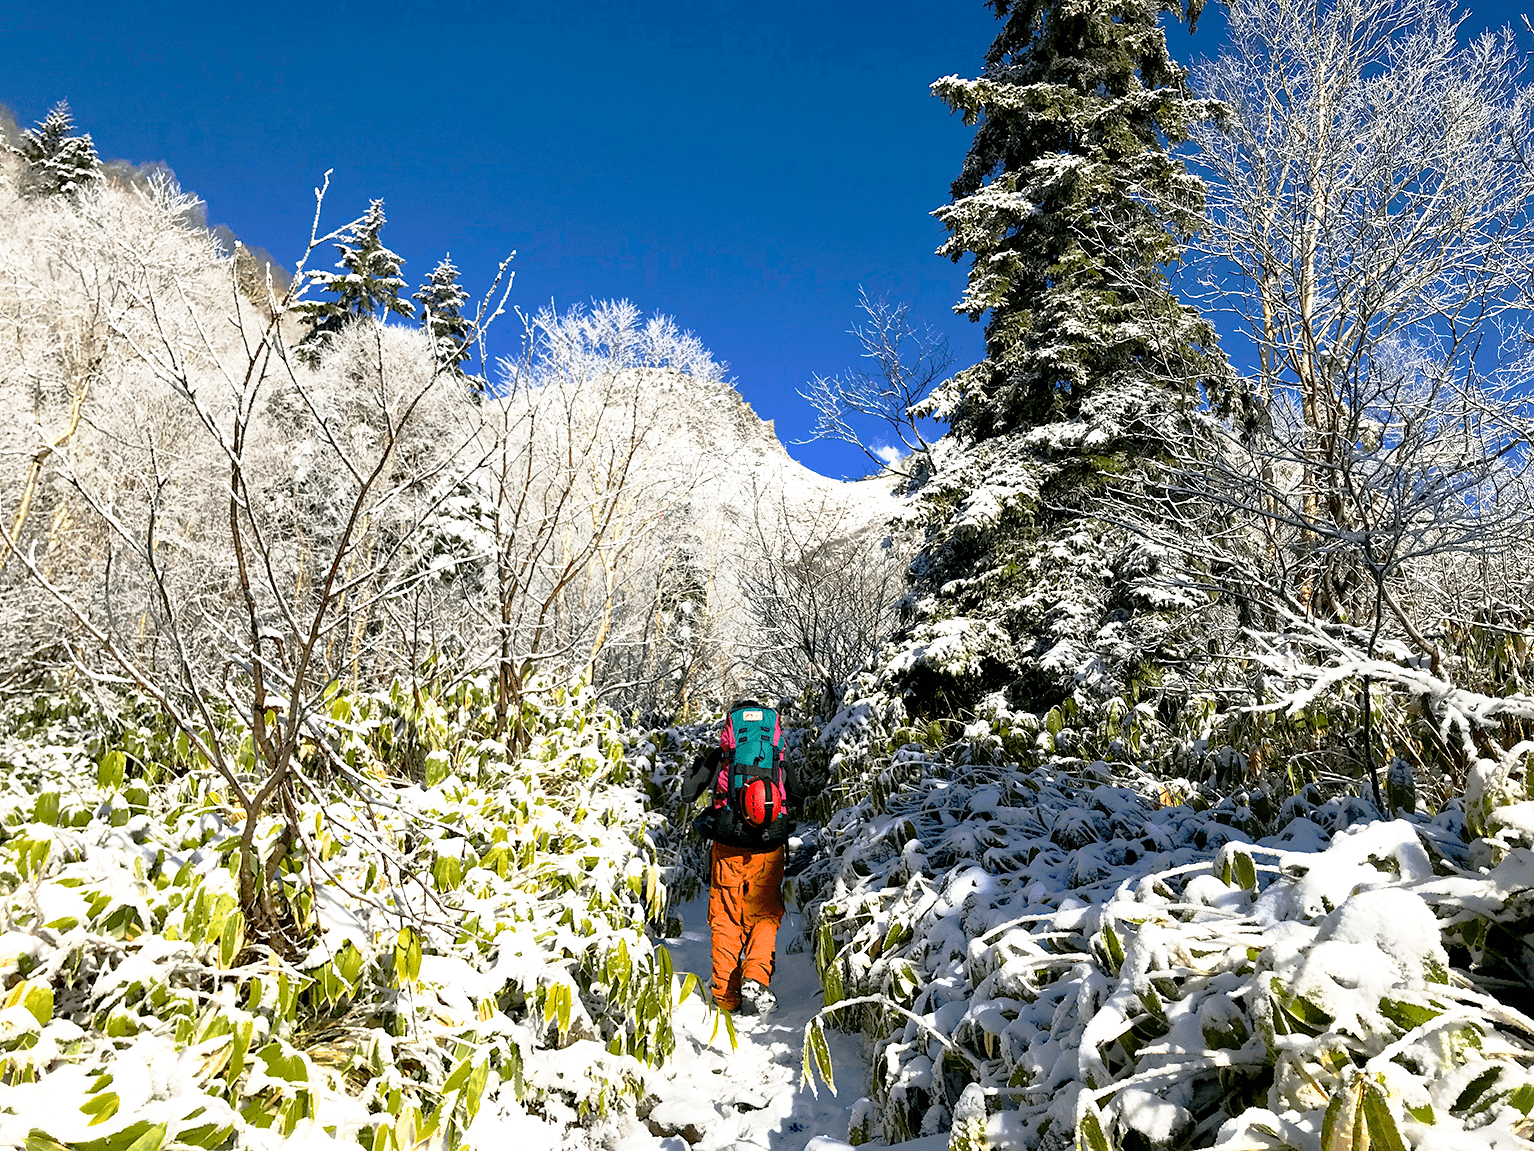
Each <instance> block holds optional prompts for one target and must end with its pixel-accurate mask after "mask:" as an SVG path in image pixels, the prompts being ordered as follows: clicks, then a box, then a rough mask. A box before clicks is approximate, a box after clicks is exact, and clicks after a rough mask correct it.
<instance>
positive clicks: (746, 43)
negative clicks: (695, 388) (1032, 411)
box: [0, 0, 1511, 475]
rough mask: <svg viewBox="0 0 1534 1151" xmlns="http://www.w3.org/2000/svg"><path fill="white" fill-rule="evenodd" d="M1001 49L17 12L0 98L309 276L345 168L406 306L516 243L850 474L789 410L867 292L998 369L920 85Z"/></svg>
mask: <svg viewBox="0 0 1534 1151" xmlns="http://www.w3.org/2000/svg"><path fill="white" fill-rule="evenodd" d="M1211 7H1212V6H1211ZM1211 15H1215V14H1214V13H1211ZM1510 15H1511V9H1509V12H1508V16H1510ZM1508 16H1503V17H1501V19H1506V18H1508ZM1491 18H1492V19H1497V17H1496V16H1495V15H1494V14H1493V15H1492V16H1491ZM1481 22H1482V23H1484V22H1485V21H1484V20H1483V21H1481ZM995 30H996V21H995V19H994V17H993V16H992V15H991V13H990V11H989V10H988V9H987V8H985V7H984V6H983V4H981V3H980V0H884V2H882V3H877V4H868V3H858V2H854V0H768V2H766V3H757V4H749V5H748V4H740V3H728V2H723V0H670V2H666V3H659V2H656V0H650V2H648V3H642V4H641V3H633V2H630V3H621V2H618V0H584V2H580V3H558V2H555V3H548V2H543V3H524V2H522V0H514V2H502V3H483V2H481V3H474V2H462V0H460V2H459V3H455V4H451V5H449V4H440V3H432V2H423V0H413V2H412V3H409V4H402V3H398V2H395V0H381V2H379V0H375V2H373V3H368V4H361V3H355V2H350V0H348V2H342V3H335V2H331V3H325V4H314V5H309V6H301V5H300V6H279V7H277V8H275V9H274V8H271V7H268V6H262V5H259V4H243V5H198V6H196V7H193V6H189V5H138V4H121V3H111V4H108V3H71V2H69V0H62V2H55V3H46V4H40V3H28V4H16V3H9V4H5V5H4V10H3V11H0V103H4V104H6V105H8V106H9V107H10V108H11V110H12V111H13V112H14V113H15V114H16V117H17V119H18V120H19V121H20V122H21V123H22V124H23V125H24V126H26V125H30V124H31V123H33V122H34V121H36V120H38V119H40V118H41V117H42V116H43V115H44V114H45V113H46V112H47V110H48V108H49V107H50V106H51V105H52V104H53V103H54V102H55V101H56V100H58V99H60V98H67V99H68V100H69V102H70V105H71V107H72V108H73V110H74V112H75V117H76V122H77V123H78V124H79V126H80V127H81V128H83V129H84V130H86V131H89V132H90V133H91V134H92V136H93V137H94V139H95V142H96V145H97V148H98V150H99V151H100V152H101V154H102V155H103V157H106V158H121V159H128V160H132V161H135V162H144V161H152V160H158V161H163V162H165V163H167V164H169V165H170V166H171V167H172V168H174V169H175V171H176V173H177V175H178V176H179V178H180V180H181V183H182V185H183V187H185V188H187V189H188V190H191V191H195V192H196V193H198V194H199V195H200V196H202V197H203V199H205V200H206V201H207V203H208V217H209V220H210V222H212V223H223V224H227V225H229V226H230V227H231V228H233V230H234V231H235V233H236V234H237V235H239V236H240V238H241V239H243V240H245V241H246V242H248V243H250V244H254V245H260V246H262V247H265V248H267V249H269V250H270V251H271V252H272V254H273V255H274V256H276V257H277V258H278V260H280V261H282V262H284V263H287V264H289V265H290V266H291V264H292V263H293V261H294V259H295V258H296V256H297V255H298V253H299V252H300V250H301V249H302V246H303V242H304V240H305V239H306V237H307V233H308V225H309V220H310V216H311V213H312V210H313V197H312V189H313V188H314V187H315V186H316V184H317V183H318V182H319V180H320V179H321V176H322V174H323V173H324V171H325V170H326V169H327V168H333V169H334V170H335V171H334V176H333V177H332V182H331V193H330V197H329V200H328V202H327V213H326V219H327V221H328V222H329V224H331V225H332V226H333V225H336V224H339V223H342V222H344V221H345V220H347V219H350V218H351V217H353V216H355V215H359V214H360V213H361V212H362V211H363V210H364V209H365V208H366V207H367V202H368V200H369V199H370V198H373V197H381V198H382V199H383V200H384V201H385V207H386V211H387V213H388V217H389V223H388V226H387V228H386V229H385V231H384V239H385V241H386V242H387V243H388V244H389V246H390V247H392V248H393V249H394V250H395V251H397V252H399V253H400V254H401V255H402V256H404V257H405V259H406V260H407V261H408V263H407V266H406V268H405V272H406V275H407V277H408V278H409V279H410V281H411V283H412V284H415V283H419V282H420V280H421V279H422V278H423V277H424V276H425V275H426V273H427V272H428V271H429V270H430V269H431V267H432V265H433V264H435V263H436V261H437V259H438V258H439V257H440V256H441V255H442V254H443V252H445V251H451V253H452V255H453V259H454V261H455V262H456V263H457V264H458V266H459V267H460V268H461V269H462V270H463V273H464V280H465V283H466V285H467V286H468V287H469V288H470V290H471V291H478V290H482V289H483V288H484V286H486V284H487V283H488V280H489V277H490V276H491V274H492V273H493V270H494V267H495V265H496V263H497V262H498V261H499V259H500V258H501V256H503V255H504V254H505V253H506V252H508V251H510V250H512V249H515V250H516V251H517V258H516V260H515V261H514V263H513V266H514V267H515V268H516V270H517V278H516V283H515V290H514V292H513V295H512V302H513V303H515V304H519V305H520V306H522V307H523V308H524V309H535V308H536V307H538V306H539V305H541V304H544V303H547V302H549V301H550V300H553V301H554V302H555V303H556V304H558V305H559V306H561V307H564V306H567V305H569V304H572V303H576V302H580V301H585V300H589V299H591V298H592V297H618V296H626V297H628V298H629V299H631V300H633V301H634V302H635V303H636V304H638V305H639V306H640V307H641V308H643V309H644V310H645V311H647V312H650V311H661V312H665V313H668V314H670V315H673V316H675V317H676V318H677V320H678V322H679V323H681V324H682V325H683V326H684V327H686V328H690V329H691V330H693V331H694V332H696V333H697V334H698V336H699V337H700V338H701V339H702V340H703V342H704V343H705V344H706V345H707V346H708V347H709V348H710V349H712V351H713V353H714V355H715V356H716V357H717V358H718V359H720V360H723V361H725V362H727V363H728V364H729V368H730V374H731V375H732V377H733V378H734V379H735V380H736V381H737V382H738V384H739V387H740V390H741V392H742V393H743V394H744V395H745V397H746V398H747V399H748V400H749V401H750V402H751V404H752V405H753V406H754V407H755V408H756V409H757V411H758V412H760V413H761V414H762V415H763V416H765V417H767V418H774V419H776V420H777V424H778V429H779V433H780V435H781V436H782V438H783V439H784V441H785V442H786V443H788V447H789V450H790V451H791V452H793V453H794V454H795V455H796V456H798V457H799V458H800V459H802V460H804V462H806V463H807V464H809V465H810V466H811V467H814V468H816V469H817V470H819V471H822V472H825V473H827V474H832V475H841V474H849V473H850V474H858V473H861V471H862V470H863V464H862V457H861V456H858V455H856V454H855V453H852V452H851V451H850V450H849V449H845V448H840V447H836V446H825V445H808V446H803V447H800V446H795V445H794V444H793V443H791V442H790V441H792V440H793V439H796V438H801V437H803V436H804V435H805V434H806V433H807V431H808V429H809V427H810V425H811V423H812V422H813V421H812V418H811V414H810V413H809V411H808V409H807V407H806V406H805V405H804V403H803V401H802V400H800V399H799V397H798V396H797V395H796V394H795V388H796V387H799V386H802V384H803V383H804V381H805V380H806V379H808V378H809V376H810V375H811V374H812V373H814V372H821V373H826V374H830V373H834V372H837V371H839V370H841V369H842V368H843V367H845V366H846V365H847V364H849V363H852V362H854V361H855V360H856V355H857V348H856V345H855V344H854V342H853V341H852V339H851V337H849V336H848V335H847V334H846V329H847V328H848V326H849V325H850V323H851V322H852V320H853V319H854V304H855V301H856V298H857V291H858V286H859V285H860V284H861V285H864V286H866V287H867V288H868V289H869V290H870V292H871V293H874V294H879V293H888V294H889V295H890V296H891V297H892V298H895V299H900V300H905V301H907V302H909V303H910V305H911V307H912V310H913V314H914V315H915V316H917V317H918V318H920V319H923V320H925V321H926V322H928V323H931V324H933V325H934V326H937V327H939V328H940V329H941V330H943V331H945V332H947V333H948V334H949V335H950V337H951V338H952V340H953V343H954V346H955V348H956V350H957V352H958V354H959V357H960V359H959V362H960V364H963V363H967V362H972V361H973V360H974V359H976V358H978V355H979V352H980V347H981V340H980V331H979V328H978V327H977V326H975V325H972V324H970V323H969V322H968V321H966V320H962V319H959V318H957V317H954V316H953V315H952V314H951V312H950V308H951V306H952V304H953V302H954V301H955V300H956V299H957V297H958V295H959V292H960V290H961V288H962V285H963V281H964V276H965V267H964V266H963V265H958V266H956V265H953V264H951V263H949V262H948V261H946V260H943V259H940V258H939V257H937V256H935V255H933V249H934V248H935V247H936V246H937V244H938V243H939V242H940V241H941V239H942V234H943V233H942V229H941V227H940V226H939V225H938V224H937V222H936V221H935V220H933V219H932V218H931V217H930V216H929V215H928V213H929V212H930V211H931V210H932V209H933V208H935V207H937V206H939V205H940V204H942V203H944V202H946V200H947V198H948V184H949V181H950V180H952V178H953V177H954V176H955V175H956V174H957V172H958V169H959V164H960V161H961V160H962V157H963V154H964V151H965V148H966V147H967V145H968V141H969V136H970V132H969V130H968V129H966V128H965V127H964V125H963V124H962V122H961V121H960V120H958V119H957V118H954V117H950V116H949V115H948V113H947V112H946V111H945V110H944V108H943V106H942V105H941V104H940V103H939V102H938V101H937V100H935V99H934V98H932V97H931V96H930V95H929V93H928V90H927V88H928V85H929V84H930V83H931V82H932V81H933V80H934V79H936V78H937V77H939V76H942V75H945V74H948V73H954V72H957V73H960V74H963V75H974V74H975V73H976V72H977V70H978V68H979V64H980V60H981V58H982V55H983V53H984V51H985V49H986V47H987V45H988V44H989V43H990V40H991V37H992V36H993V35H994V33H995ZM1218 35H1219V21H1218V19H1217V17H1216V18H1214V19H1208V18H1206V24H1205V25H1204V26H1201V27H1200V30H1199V34H1198V36H1197V37H1196V38H1195V39H1194V40H1193V42H1192V44H1191V45H1190V44H1189V41H1188V39H1187V38H1186V37H1185V36H1178V37H1176V47H1175V50H1176V51H1177V52H1178V53H1179V54H1180V55H1182V56H1183V57H1184V58H1186V57H1187V55H1188V54H1189V53H1190V51H1191V52H1197V53H1199V54H1211V55H1212V54H1213V52H1214V51H1215V50H1216V48H1217V47H1218V42H1217V38H1218ZM327 259H328V257H327ZM511 334H512V328H511V325H509V324H508V325H506V326H505V327H504V328H503V330H502V345H503V350H510V349H509V345H508V344H507V343H506V341H508V340H509V338H510V336H511Z"/></svg>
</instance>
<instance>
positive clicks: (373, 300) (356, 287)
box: [298, 200, 415, 363]
mask: <svg viewBox="0 0 1534 1151" xmlns="http://www.w3.org/2000/svg"><path fill="white" fill-rule="evenodd" d="M383 226H384V210H383V201H382V200H374V201H373V202H372V203H371V204H370V205H369V206H368V210H367V213H366V214H365V215H363V216H362V217H361V218H360V219H358V220H355V221H353V222H352V223H351V224H348V225H347V226H346V227H345V228H344V229H342V231H341V234H340V235H341V238H340V242H339V243H337V244H336V250H337V251H338V252H340V253H341V258H340V259H339V260H338V261H336V265H335V266H336V267H337V268H339V269H340V271H337V272H326V271H322V270H320V269H318V268H311V269H309V270H308V271H306V272H305V273H304V275H305V276H307V277H308V279H309V283H310V284H311V285H313V286H315V287H319V288H323V289H325V290H326V291H328V292H331V293H333V298H332V299H329V300H313V301H309V302H306V303H303V304H300V305H299V306H298V312H299V314H300V315H302V316H303V317H304V319H305V320H306V321H307V322H308V324H309V330H308V331H307V332H306V333H305V334H304V338H303V339H302V340H301V341H300V342H299V346H300V347H301V348H302V349H303V354H304V355H305V356H306V357H307V358H308V360H309V361H310V362H311V363H314V362H317V361H318V359H319V354H320V350H321V349H322V348H324V347H325V346H326V345H328V344H329V342H330V340H331V338H332V337H334V336H335V334H336V333H337V332H339V331H340V330H341V329H342V328H344V327H346V326H347V325H348V324H350V323H351V322H352V321H353V320H356V319H358V318H360V317H362V316H373V317H375V318H378V319H383V318H385V317H386V316H388V314H389V313H390V312H393V313H394V314H395V315H399V316H410V315H413V314H414V311H415V309H414V308H412V307H411V306H410V303H409V302H408V301H406V300H402V299H400V296H399V294H400V291H401V290H402V289H403V288H404V287H405V280H404V278H403V277H402V276H401V275H400V274H399V272H400V267H401V266H402V265H403V264H404V262H405V261H404V260H403V259H401V258H400V257H399V256H397V255H396V254H395V253H393V252H391V251H390V250H389V249H388V248H386V247H384V246H383V242H382V241H381V240H380V239H379V238H378V234H379V232H381V231H382V230H383Z"/></svg>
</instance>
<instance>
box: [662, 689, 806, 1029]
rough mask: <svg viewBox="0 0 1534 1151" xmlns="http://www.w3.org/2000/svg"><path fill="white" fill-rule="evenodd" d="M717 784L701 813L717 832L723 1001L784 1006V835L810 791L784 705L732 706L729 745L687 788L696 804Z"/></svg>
mask: <svg viewBox="0 0 1534 1151" xmlns="http://www.w3.org/2000/svg"><path fill="white" fill-rule="evenodd" d="M710 785H712V788H713V802H712V803H711V804H710V805H709V806H708V807H707V808H705V809H704V811H703V812H702V814H701V815H699V816H698V818H697V819H696V820H695V821H694V826H695V827H697V829H698V830H699V832H701V833H702V834H703V836H704V837H705V838H707V839H711V840H713V849H712V851H711V853H710V865H709V894H708V928H709V934H710V936H711V939H712V943H713V993H714V1002H715V1004H717V1005H718V1006H719V1007H721V1008H723V1009H724V1010H726V1011H739V1012H740V1013H741V1014H742V1015H766V1014H767V1013H768V1012H770V1011H771V1010H772V1009H773V1008H774V1007H776V1006H777V1000H776V999H775V998H774V997H773V994H772V992H771V991H769V990H768V984H769V983H771V982H772V968H773V957H774V953H775V951H776V948H777V939H778V925H779V924H780V923H782V922H783V910H784V909H783V857H784V845H785V844H787V843H788V837H789V834H790V833H791V832H792V831H793V827H794V825H793V821H792V820H791V819H789V817H788V808H789V806H790V805H793V806H798V805H799V804H801V803H802V802H803V795H802V793H801V791H800V789H799V787H798V779H797V774H796V773H795V772H794V771H792V770H791V769H790V768H789V766H788V762H787V757H786V756H785V755H784V754H783V728H782V726H781V725H780V724H779V723H778V713H777V712H776V711H775V710H773V709H772V708H770V707H764V706H763V705H762V704H760V703H757V702H756V701H755V700H751V699H747V700H741V701H740V702H739V703H736V704H735V705H734V706H732V707H731V708H730V711H729V714H728V715H727V716H726V717H725V723H724V730H723V731H721V732H720V734H719V747H718V748H716V749H715V750H714V751H711V752H710V753H709V754H708V755H707V756H700V757H699V758H698V760H697V762H696V763H694V764H693V769H692V772H691V773H690V774H689V775H688V778H687V780H686V782H685V783H684V785H683V788H682V799H683V801H684V802H686V803H688V804H691V803H694V802H696V801H697V799H698V797H699V796H701V795H702V794H703V792H704V789H705V788H707V787H709V786H710Z"/></svg>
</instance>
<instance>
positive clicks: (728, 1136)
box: [620, 896, 868, 1151]
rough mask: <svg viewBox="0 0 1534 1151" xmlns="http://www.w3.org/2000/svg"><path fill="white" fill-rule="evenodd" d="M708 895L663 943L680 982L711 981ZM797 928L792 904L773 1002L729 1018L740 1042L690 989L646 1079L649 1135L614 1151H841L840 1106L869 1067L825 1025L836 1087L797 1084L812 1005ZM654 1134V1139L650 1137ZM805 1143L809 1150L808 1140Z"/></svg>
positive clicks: (816, 996) (853, 1043) (684, 912)
mask: <svg viewBox="0 0 1534 1151" xmlns="http://www.w3.org/2000/svg"><path fill="white" fill-rule="evenodd" d="M707 912H708V902H707V897H706V896H705V897H704V898H702V899H698V900H695V901H693V902H692V903H688V904H685V905H683V906H682V907H681V908H680V911H679V914H680V915H681V917H682V922H683V930H682V935H681V938H680V939H675V940H668V941H667V946H668V947H669V948H670V949H671V955H672V960H673V962H674V963H675V966H676V971H677V977H678V979H681V978H684V977H685V973H686V972H689V971H690V972H692V973H694V974H695V975H697V977H698V980H699V983H700V984H701V985H702V987H703V989H704V991H705V994H706V992H707V988H708V986H709V937H708V923H707ZM803 930H804V919H803V916H802V915H801V914H800V913H799V912H798V911H795V910H793V909H790V910H789V912H788V914H787V915H785V916H784V917H783V926H782V928H781V929H780V930H779V931H778V946H777V960H776V964H777V965H776V969H775V971H774V974H773V979H772V992H773V994H774V995H776V996H777V999H778V1009H777V1010H776V1011H775V1012H773V1013H772V1014H771V1015H770V1016H767V1017H766V1018H765V1019H758V1018H753V1017H749V1016H744V1015H737V1016H736V1017H735V1027H736V1037H737V1040H738V1046H737V1047H736V1048H735V1049H734V1050H733V1051H732V1050H731V1049H730V1038H729V1034H728V1033H727V1031H726V1029H725V1026H724V1022H723V1018H722V1016H720V1015H719V1013H717V1012H715V1011H713V1010H712V1009H711V1008H709V1007H706V1006H705V1004H704V1000H703V999H700V997H699V996H697V995H692V996H689V998H688V1000H687V1002H686V1003H684V1004H682V1005H681V1006H680V1007H678V1009H677V1013H676V1017H675V1028H676V1037H677V1049H676V1052H675V1053H674V1054H673V1055H672V1057H671V1058H670V1059H668V1060H667V1061H666V1064H665V1066H664V1067H662V1068H661V1069H660V1071H659V1072H658V1073H657V1074H656V1075H654V1076H653V1077H652V1078H651V1080H650V1084H649V1086H650V1091H651V1092H652V1093H653V1094H654V1095H656V1096H657V1097H659V1099H660V1102H659V1103H658V1104H657V1105H656V1107H655V1109H654V1110H653V1111H652V1112H651V1113H650V1118H649V1128H650V1131H651V1132H653V1133H654V1134H652V1135H651V1136H650V1137H649V1138H648V1139H644V1138H642V1137H641V1138H636V1139H633V1140H626V1141H624V1143H623V1144H621V1145H620V1151H640V1149H641V1148H654V1147H656V1146H657V1144H658V1145H659V1146H660V1147H662V1148H665V1151H687V1148H688V1147H689V1146H690V1147H691V1148H692V1151H725V1149H727V1148H732V1147H740V1148H755V1147H759V1148H764V1149H771V1151H804V1149H805V1148H807V1147H809V1148H810V1151H839V1149H841V1148H844V1147H847V1144H846V1143H845V1139H846V1137H847V1119H848V1112H849V1110H850V1108H851V1106H852V1103H853V1101H854V1100H856V1099H857V1098H858V1096H860V1095H861V1094H862V1093H863V1091H864V1090H865V1089H866V1088H865V1085H866V1083H867V1078H868V1068H867V1065H866V1064H865V1063H864V1061H863V1057H862V1054H861V1052H860V1050H859V1048H860V1042H859V1039H858V1037H857V1036H855V1035H844V1034H842V1033H840V1032H836V1031H831V1030H829V1029H828V1030H827V1031H826V1039H827V1041H828V1043H829V1045H830V1049H831V1059H832V1066H833V1069H834V1072H835V1078H836V1085H837V1091H838V1093H837V1094H836V1095H833V1094H832V1093H831V1092H830V1091H829V1090H828V1089H827V1088H826V1087H825V1085H824V1084H819V1093H818V1095H817V1094H816V1092H815V1091H814V1090H812V1089H811V1088H810V1087H809V1086H808V1085H803V1086H801V1084H800V1082H799V1079H800V1072H799V1068H800V1050H801V1047H800V1045H801V1043H802V1042H803V1038H804V1025H805V1024H806V1023H807V1022H809V1020H810V1017H811V1016H813V1015H814V1014H815V1012H816V1011H818V1010H820V1006H821V991H820V982H819V980H818V979H817V978H816V976H815V965H814V962H813V960H812V958H811V955H810V953H809V952H808V951H807V950H803V951H797V952H794V951H790V950H789V946H790V944H791V943H792V942H793V941H794V940H795V939H797V938H799V937H800V935H801V934H802V932H803ZM657 1137H658V1138H657ZM811 1144H813V1147H811Z"/></svg>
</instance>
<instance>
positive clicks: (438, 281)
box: [411, 255, 474, 369]
mask: <svg viewBox="0 0 1534 1151" xmlns="http://www.w3.org/2000/svg"><path fill="white" fill-rule="evenodd" d="M411 299H413V300H415V301H416V302H418V303H419V304H420V305H421V328H422V330H423V331H425V332H426V334H427V336H428V337H430V339H431V344H432V349H433V351H434V352H435V353H436V356H437V360H438V362H439V363H444V364H449V365H451V366H452V367H453V368H455V369H456V368H458V367H459V366H460V365H461V364H462V363H463V362H464V361H465V360H467V359H468V358H469V349H470V344H469V342H468V341H469V335H470V333H471V332H473V330H474V324H473V321H471V320H470V319H469V318H468V317H467V316H465V315H464V314H463V305H464V304H465V303H466V302H467V301H468V299H469V293H468V292H466V291H464V290H463V287H462V286H461V285H460V284H459V283H458V269H457V268H456V267H454V266H453V260H452V256H451V255H445V256H443V257H442V259H441V260H440V261H438V263H437V266H436V267H435V268H433V269H432V270H431V275H430V276H428V277H427V278H426V283H424V284H422V285H421V287H420V290H419V291H417V292H416V294H415V295H414V296H412V297H411Z"/></svg>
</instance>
